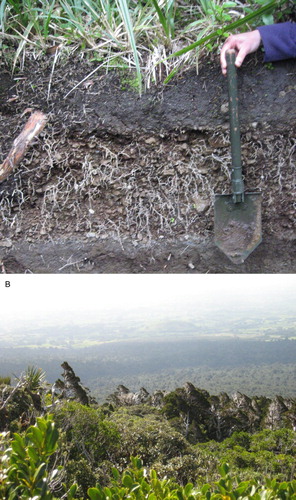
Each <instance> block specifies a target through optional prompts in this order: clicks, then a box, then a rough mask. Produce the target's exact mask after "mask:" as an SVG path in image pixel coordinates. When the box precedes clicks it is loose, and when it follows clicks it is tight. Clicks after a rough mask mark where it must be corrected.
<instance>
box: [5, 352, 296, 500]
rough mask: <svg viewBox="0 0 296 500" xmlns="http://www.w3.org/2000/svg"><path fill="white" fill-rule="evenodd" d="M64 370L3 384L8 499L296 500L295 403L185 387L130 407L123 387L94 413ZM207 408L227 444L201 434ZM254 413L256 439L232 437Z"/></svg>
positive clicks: (30, 371)
mask: <svg viewBox="0 0 296 500" xmlns="http://www.w3.org/2000/svg"><path fill="white" fill-rule="evenodd" d="M63 368H64V376H63V380H59V381H57V382H56V383H55V384H54V386H50V385H49V384H47V383H46V381H45V378H44V373H43V372H42V370H40V369H36V368H33V367H29V368H28V369H27V370H26V372H24V373H23V375H22V376H21V377H20V378H19V380H18V382H17V384H16V385H15V386H14V387H12V386H10V380H9V379H7V378H1V379H0V385H1V394H2V396H1V401H0V430H1V431H2V433H1V435H0V440H1V442H0V454H1V462H2V471H1V473H0V474H1V481H0V498H1V499H2V500H4V499H5V500H17V499H18V498H22V499H29V498H30V499H33V498H34V499H35V500H37V499H40V500H50V499H53V498H67V499H69V500H70V499H72V498H76V499H86V498H91V499H95V500H97V499H98V500H100V499H107V498H109V499H114V500H115V499H120V498H122V499H123V498H135V499H142V498H143V499H144V498H148V499H151V500H158V499H159V500H160V499H162V498H176V499H179V500H182V499H184V500H185V499H188V500H192V499H195V498H196V499H207V500H209V499H221V500H222V499H224V500H225V499H226V498H227V499H235V498H254V499H266V498H269V499H272V498H277V499H281V498H283V499H290V498H294V496H295V493H296V482H295V479H296V478H295V466H294V465H295V454H296V446H295V430H293V429H292V427H293V426H295V422H296V408H295V403H296V402H295V400H293V399H286V400H284V398H281V397H278V398H276V399H274V401H273V402H271V401H268V400H267V399H266V398H260V397H258V398H257V399H256V402H255V399H253V400H252V401H251V400H250V401H249V400H248V398H246V397H245V396H243V395H241V394H240V395H239V394H237V395H236V396H235V397H233V398H230V397H229V396H227V395H226V394H221V395H220V396H219V397H217V396H210V395H209V394H208V393H206V391H203V390H201V389H197V388H195V387H193V386H192V384H187V385H186V387H184V388H183V389H178V390H177V391H175V392H173V393H169V394H167V395H166V396H165V397H164V398H163V399H162V400H161V398H159V394H158V395H156V397H158V400H156V399H155V400H154V402H152V400H150V403H148V402H147V401H148V400H147V401H146V403H142V402H141V401H140V399H139V397H138V400H136V399H135V400H134V402H133V403H132V402H131V400H129V402H127V400H125V399H124V397H125V398H126V397H127V396H128V391H127V390H125V388H124V389H123V388H122V387H121V388H119V392H117V395H116V394H114V395H113V396H112V397H111V399H110V400H109V402H108V403H105V404H103V405H97V404H96V403H95V402H94V400H93V399H92V397H91V396H90V394H89V393H88V391H86V390H85V389H84V388H83V386H82V385H81V383H80V380H79V378H78V377H77V376H76V375H75V373H74V372H73V370H72V369H71V367H70V366H69V365H68V363H66V362H65V363H63ZM119 393H120V394H121V396H122V399H121V401H120V400H119V399H118V395H119ZM143 395H144V396H145V391H144V390H142V397H143ZM123 396H124V397H123ZM209 404H211V405H212V407H215V406H216V413H213V416H214V414H215V415H216V417H215V418H217V417H219V418H220V423H221V428H224V431H225V430H226V431H227V432H228V436H229V437H227V438H226V439H223V438H222V437H221V436H220V438H219V436H217V437H216V439H210V438H209V437H207V436H206V434H205V433H204V430H205V427H206V425H208V424H209V422H208V423H206V419H207V418H208V417H207V414H208V410H209V406H208V405H209ZM217 405H218V406H217ZM219 405H220V407H219ZM235 405H237V406H236V408H237V410H236V411H238V410H239V413H237V414H236V415H234V413H233V412H234V410H235ZM255 409H256V413H254V411H255ZM252 412H253V413H254V414H253V421H254V424H255V420H254V415H255V414H256V415H257V416H258V415H259V414H260V415H261V420H260V422H259V421H258V422H257V423H256V424H255V426H254V427H253V431H251V430H250V431H249V432H246V431H242V430H236V431H234V429H235V428H237V429H239V428H242V427H243V426H244V425H245V422H246V420H247V419H250V418H251V413H252ZM227 414H228V417H227V418H228V421H227V418H226V415H227ZM231 415H232V416H231ZM270 418H271V420H270ZM225 419H226V420H225ZM222 420H223V422H224V423H222ZM234 422H236V424H235V425H234ZM225 425H226V427H227V428H226V427H225ZM240 426H241V427H240ZM198 428H199V431H198V432H197V429H198ZM226 463H228V464H229V465H230V469H229V466H228V465H226ZM222 464H224V465H222ZM230 470H231V472H230Z"/></svg>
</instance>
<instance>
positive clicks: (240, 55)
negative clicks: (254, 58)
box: [235, 45, 250, 68]
mask: <svg viewBox="0 0 296 500" xmlns="http://www.w3.org/2000/svg"><path fill="white" fill-rule="evenodd" d="M249 52H250V51H249V47H247V46H245V45H242V47H241V48H240V50H239V52H238V54H237V56H236V59H235V65H236V67H237V68H240V67H241V65H242V64H243V62H244V60H245V57H246V56H247V55H248V54H249Z"/></svg>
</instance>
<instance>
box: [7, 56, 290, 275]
mask: <svg viewBox="0 0 296 500" xmlns="http://www.w3.org/2000/svg"><path fill="white" fill-rule="evenodd" d="M52 63H53V61H52V59H50V58H48V57H44V59H43V60H39V61H33V60H32V61H31V62H28V64H27V66H26V70H25V71H24V73H22V74H20V73H19V74H17V75H14V76H11V75H10V74H9V73H8V72H6V71H5V68H3V71H2V75H1V81H0V97H1V105H0V113H1V114H0V122H1V132H0V134H1V138H0V144H1V147H2V149H1V161H3V160H4V158H5V156H6V154H7V152H8V151H9V149H10V147H11V144H12V142H13V139H14V138H15V137H16V135H17V134H18V133H19V131H20V130H21V128H22V126H23V124H24V122H25V120H26V118H27V117H28V115H25V116H22V113H24V111H25V110H26V108H33V109H41V110H42V111H43V112H46V113H48V116H49V121H48V124H47V126H46V128H45V130H44V131H43V133H42V135H41V136H40V137H39V139H38V140H37V141H36V143H35V144H34V145H33V147H32V148H31V149H30V150H29V152H28V153H27V155H26V157H25V159H24V160H23V162H22V163H21V165H20V167H19V168H18V169H17V170H16V171H15V172H14V173H13V174H12V175H11V176H10V177H9V178H8V179H7V180H5V181H4V182H2V184H1V185H0V210H1V220H0V230H1V236H0V260H1V261H2V263H3V270H5V271H6V272H15V273H24V272H33V273H79V272H80V273H105V272H107V273H112V272H115V273H120V272H128V273H131V272H136V273H141V272H143V273H148V272H152V273H157V272H158V273H166V272H182V273H184V272H189V273H194V272H199V273H204V272H211V273H241V272H248V273H275V272H276V273H277V272H281V273H291V272H295V271H296V265H295V248H296V247H295V238H296V230H295V192H296V189H295V163H296V146H295V144H296V140H295V131H296V92H295V90H296V71H295V61H285V62H279V63H275V64H274V65H273V69H271V68H269V67H266V66H264V65H263V63H262V60H261V55H254V56H252V57H250V58H249V60H248V62H247V63H246V64H245V65H244V67H243V68H242V69H241V70H239V72H238V80H239V96H240V118H241V132H242V134H241V135H242V157H243V169H244V176H245V185H246V188H247V190H248V191H250V190H251V191H254V190H255V191H257V190H258V191H261V192H262V228H263V242H262V243H261V244H260V245H259V247H258V248H257V249H256V250H255V251H254V252H253V253H252V254H251V255H250V256H249V257H248V259H247V260H246V261H245V262H244V263H243V264H240V265H237V264H233V263H232V262H231V261H230V260H229V259H228V258H227V257H226V256H224V254H222V253H221V251H220V250H219V249H218V248H217V247H216V246H215V244H214V211H213V202H214V196H215V194H221V193H228V192H230V188H231V184H230V176H229V168H230V161H231V159H230V143H229V125H228V111H227V86H226V80H225V79H224V78H223V76H222V75H221V74H220V69H219V66H218V62H211V63H210V64H203V66H202V67H201V70H200V73H199V75H196V72H195V71H194V70H192V71H189V72H187V73H185V74H183V75H182V76H179V77H175V79H174V80H173V81H172V82H171V83H170V84H169V85H167V86H165V87H164V86H158V87H155V88H153V89H150V90H148V91H147V92H146V93H145V94H144V95H142V96H141V97H139V95H138V94H137V91H134V90H132V89H131V88H130V87H129V85H128V84H127V83H126V79H125V78H123V76H122V75H118V74H116V75H115V74H111V73H110V74H109V75H105V74H104V75H99V74H97V73H94V74H93V75H92V76H91V77H89V78H88V79H86V80H85V81H84V82H83V83H82V84H80V85H78V86H77V88H75V89H74V90H73V91H72V92H70V93H69V95H68V96H67V93H68V92H69V91H70V90H71V89H73V87H74V86H75V85H76V84H77V83H78V82H80V81H81V80H82V79H83V78H85V77H86V76H87V75H88V74H89V73H90V72H91V71H92V70H93V69H94V66H92V65H91V64H90V63H88V62H86V61H81V60H79V59H77V60H76V59H73V60H72V61H71V62H69V61H68V62H67V61H64V62H63V61H60V62H59V64H58V65H57V66H56V67H55V68H54V71H52V70H53V66H52ZM126 87H127V88H126Z"/></svg>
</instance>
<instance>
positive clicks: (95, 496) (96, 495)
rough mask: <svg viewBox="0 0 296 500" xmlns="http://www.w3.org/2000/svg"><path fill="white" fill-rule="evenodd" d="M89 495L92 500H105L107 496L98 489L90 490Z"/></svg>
mask: <svg viewBox="0 0 296 500" xmlns="http://www.w3.org/2000/svg"><path fill="white" fill-rule="evenodd" d="M87 494H88V496H89V498H90V499H91V500H104V499H105V498H106V495H105V494H104V493H103V492H102V491H99V490H98V488H88V490H87Z"/></svg>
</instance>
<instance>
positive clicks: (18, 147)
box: [0, 111, 47, 182]
mask: <svg viewBox="0 0 296 500" xmlns="http://www.w3.org/2000/svg"><path fill="white" fill-rule="evenodd" d="M46 122H47V116H46V115H45V114H44V113H42V111H35V112H34V113H33V114H32V115H31V116H30V118H29V119H28V121H27V123H26V124H25V126H24V128H23V130H22V131H21V133H20V134H19V135H18V136H17V138H16V139H15V140H14V141H13V145H12V148H11V150H10V151H9V153H8V156H7V158H6V159H5V160H4V162H3V163H2V165H0V182H3V181H4V180H5V179H6V178H7V177H8V176H9V174H10V173H11V172H12V171H13V170H14V168H15V167H16V166H17V165H18V164H19V162H20V161H21V160H22V159H23V157H24V155H25V153H26V151H27V149H28V147H29V146H30V144H31V142H32V141H33V139H34V138H35V137H37V136H38V135H39V134H40V132H41V131H42V130H43V129H44V127H45V125H46Z"/></svg>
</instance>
